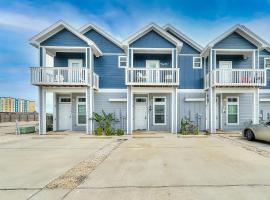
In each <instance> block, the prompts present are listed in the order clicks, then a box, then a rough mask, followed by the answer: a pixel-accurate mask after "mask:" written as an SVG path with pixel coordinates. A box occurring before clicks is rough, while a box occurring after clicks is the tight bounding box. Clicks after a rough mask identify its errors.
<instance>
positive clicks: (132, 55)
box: [130, 49, 134, 68]
mask: <svg viewBox="0 0 270 200" xmlns="http://www.w3.org/2000/svg"><path fill="white" fill-rule="evenodd" d="M130 51H131V58H130V59H131V67H132V68H133V57H134V52H133V49H131V50H130Z"/></svg>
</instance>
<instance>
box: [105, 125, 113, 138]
mask: <svg viewBox="0 0 270 200" xmlns="http://www.w3.org/2000/svg"><path fill="white" fill-rule="evenodd" d="M105 135H107V136H110V135H113V129H112V128H111V127H106V128H105Z"/></svg>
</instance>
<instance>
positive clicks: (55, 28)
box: [30, 20, 102, 56]
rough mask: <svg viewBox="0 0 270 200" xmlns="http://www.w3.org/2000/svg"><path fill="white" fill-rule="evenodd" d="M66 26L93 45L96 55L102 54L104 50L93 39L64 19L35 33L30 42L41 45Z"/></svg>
mask: <svg viewBox="0 0 270 200" xmlns="http://www.w3.org/2000/svg"><path fill="white" fill-rule="evenodd" d="M64 28H66V29H67V30H68V31H70V32H71V33H73V34H74V35H76V36H77V37H79V38H80V39H82V40H83V41H85V42H86V44H88V45H89V46H91V47H93V48H94V50H95V55H96V56H101V55H102V51H101V50H100V49H99V48H98V47H97V46H96V44H95V43H94V42H93V41H91V40H90V39H89V38H87V37H86V36H84V35H83V34H81V33H80V32H78V31H77V30H76V29H75V28H73V27H72V26H70V25H69V24H68V23H66V22H64V21H63V20H59V21H57V22H56V23H55V24H53V25H51V26H49V27H48V28H46V29H45V30H43V31H41V32H40V33H39V34H37V35H35V36H34V37H32V38H31V39H30V44H31V45H33V46H34V47H39V46H40V43H41V42H43V41H45V40H46V39H48V38H50V37H51V36H52V35H54V34H56V33H58V32H59V31H61V30H63V29H64Z"/></svg>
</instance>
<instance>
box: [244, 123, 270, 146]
mask: <svg viewBox="0 0 270 200" xmlns="http://www.w3.org/2000/svg"><path fill="white" fill-rule="evenodd" d="M242 135H243V136H244V137H246V138H247V139H248V140H249V141H252V140H255V139H256V140H264V141H267V142H270V122H262V123H260V124H250V125H248V126H247V127H246V128H245V129H244V130H243V131H242Z"/></svg>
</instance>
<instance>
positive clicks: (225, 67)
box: [219, 61, 232, 83]
mask: <svg viewBox="0 0 270 200" xmlns="http://www.w3.org/2000/svg"><path fill="white" fill-rule="evenodd" d="M219 69H221V70H222V72H221V74H220V77H219V78H220V81H221V83H231V81H232V71H231V69H232V61H219Z"/></svg>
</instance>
